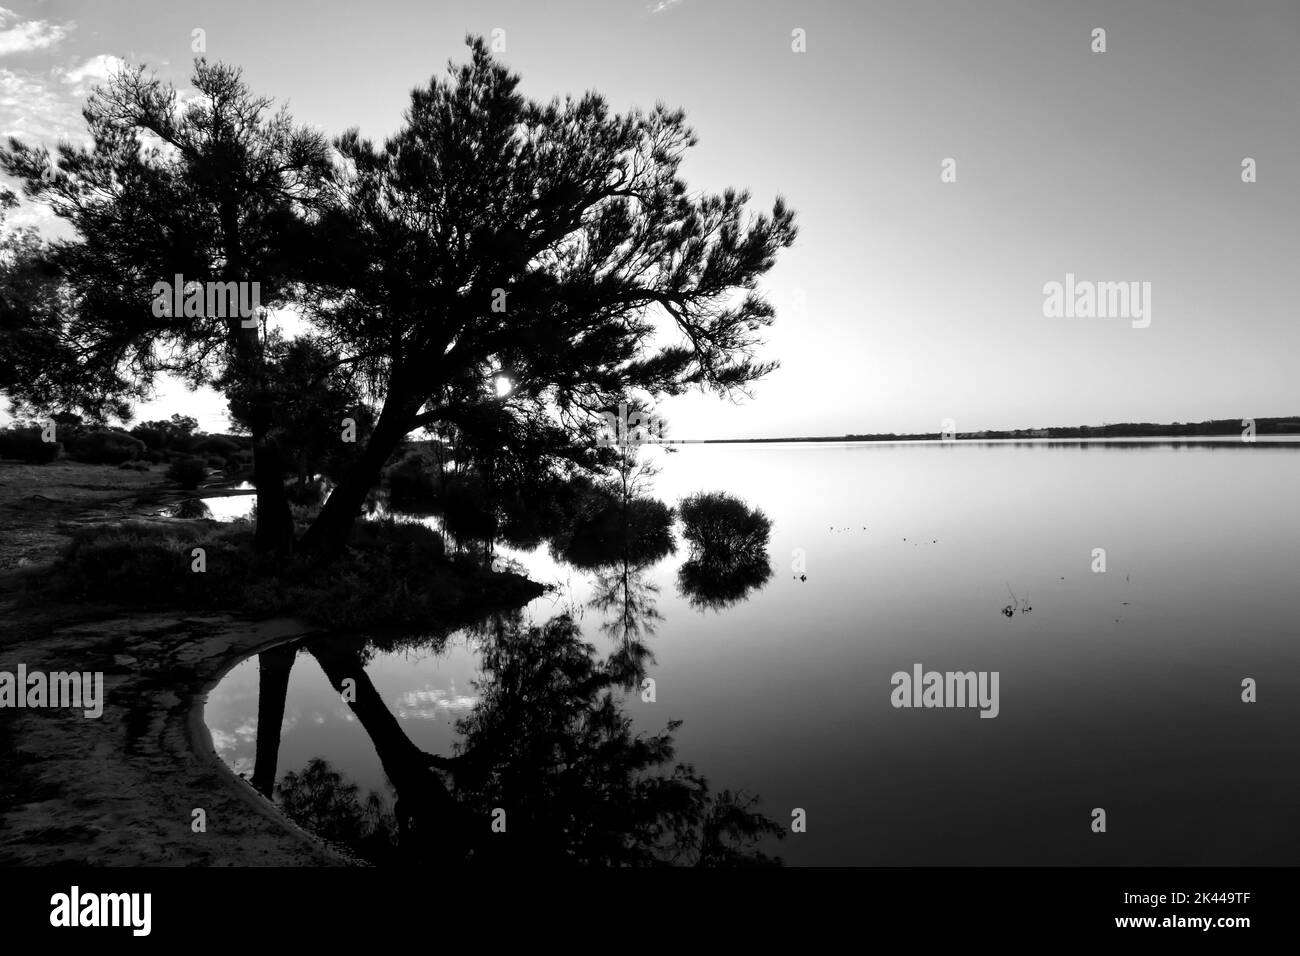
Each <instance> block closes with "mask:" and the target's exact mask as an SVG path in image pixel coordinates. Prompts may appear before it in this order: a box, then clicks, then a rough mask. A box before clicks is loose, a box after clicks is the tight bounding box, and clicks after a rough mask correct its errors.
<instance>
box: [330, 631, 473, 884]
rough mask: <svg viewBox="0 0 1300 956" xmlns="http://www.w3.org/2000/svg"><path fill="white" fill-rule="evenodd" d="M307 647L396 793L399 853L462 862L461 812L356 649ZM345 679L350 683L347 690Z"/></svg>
mask: <svg viewBox="0 0 1300 956" xmlns="http://www.w3.org/2000/svg"><path fill="white" fill-rule="evenodd" d="M307 648H308V650H309V651H310V652H311V654H312V656H313V657H315V658H316V660H317V662H319V663H320V666H321V670H323V671H324V672H325V677H326V679H328V680H329V682H330V684H331V685H333V687H334V689H335V690H336V691H337V692H339V693H340V694H342V695H344V696H345V699H346V698H348V697H350V698H353V699H351V700H349V701H348V706H349V707H351V708H352V712H353V713H354V714H356V716H357V720H358V721H360V723H361V726H362V728H364V730H365V732H366V735H367V736H368V737H369V738H370V741H371V743H373V744H374V746H375V752H376V753H377V754H378V755H379V762H380V764H382V765H383V768H384V774H385V775H386V776H387V777H388V780H389V782H390V783H392V785H393V788H394V789H395V790H396V791H397V804H396V805H395V806H394V808H393V812H394V814H395V815H396V816H397V819H398V825H399V827H400V828H401V833H402V838H403V842H404V844H405V845H404V846H403V847H402V850H403V852H404V853H405V854H407V855H409V856H412V857H415V858H424V859H429V858H434V859H439V858H440V859H447V860H450V861H455V860H458V859H460V858H461V857H462V856H463V854H464V853H465V852H466V850H467V849H468V845H467V843H468V841H467V836H468V829H467V824H468V821H467V820H466V819H465V812H464V811H463V810H462V809H461V807H460V806H459V804H457V803H456V801H455V799H454V798H453V797H452V795H451V793H450V792H448V790H447V787H446V785H445V784H444V783H443V782H442V780H441V779H440V778H439V777H438V775H437V774H435V773H434V771H433V770H432V769H431V766H432V764H431V761H430V755H429V754H427V753H425V752H424V751H423V750H421V749H420V748H419V747H417V746H416V745H415V744H414V743H412V742H411V738H410V737H408V736H407V735H406V731H404V730H403V729H402V724H401V721H399V720H398V719H397V718H396V717H395V716H393V712H392V711H390V710H389V709H388V705H387V704H385V703H384V699H383V697H381V696H380V694H379V691H378V690H376V689H375V685H374V684H372V683H371V682H370V677H369V675H368V674H366V671H365V668H364V665H363V664H362V660H361V652H360V650H359V649H358V648H357V647H355V646H349V645H348V644H346V643H344V642H342V641H340V640H339V639H337V638H333V639H332V638H320V639H317V640H315V641H312V642H311V643H310V644H308V645H307ZM347 680H351V681H352V684H351V685H345V684H344V681H347ZM349 692H350V693H349ZM485 825H486V824H485Z"/></svg>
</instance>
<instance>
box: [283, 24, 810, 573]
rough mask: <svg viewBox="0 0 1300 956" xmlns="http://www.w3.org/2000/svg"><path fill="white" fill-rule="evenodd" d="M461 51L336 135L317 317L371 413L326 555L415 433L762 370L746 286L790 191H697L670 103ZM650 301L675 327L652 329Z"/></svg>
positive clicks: (716, 384)
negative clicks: (353, 128) (361, 130)
mask: <svg viewBox="0 0 1300 956" xmlns="http://www.w3.org/2000/svg"><path fill="white" fill-rule="evenodd" d="M470 54H471V55H470V62H469V63H468V64H466V65H464V66H462V67H459V68H453V69H452V71H451V73H450V75H449V76H448V77H447V78H435V79H433V80H432V81H431V82H430V83H429V85H428V86H427V87H424V88H421V89H417V90H415V91H414V92H413V93H412V94H411V105H410V108H409V110H408V112H407V114H406V123H405V126H404V127H403V128H402V129H401V130H400V131H399V132H398V133H397V134H396V135H395V136H393V137H392V138H390V139H388V140H387V141H386V142H385V143H384V144H383V145H382V146H376V145H374V144H373V143H371V142H370V141H368V140H364V139H362V138H361V137H360V135H359V134H358V133H356V132H350V133H348V134H346V135H345V136H343V137H342V138H341V139H339V141H338V142H337V147H338V149H339V151H340V152H341V153H342V154H343V156H344V160H345V165H346V167H347V175H346V177H344V178H343V179H342V200H343V201H341V202H340V203H339V204H338V205H337V206H336V208H335V210H334V212H333V213H331V217H328V223H329V229H330V235H331V237H332V239H333V241H332V243H331V245H330V249H331V251H332V252H334V253H335V254H336V255H337V261H336V262H335V263H334V265H332V266H331V267H330V268H327V269H323V270H322V275H321V278H320V280H319V282H318V283H317V284H316V289H317V296H318V297H317V300H316V308H315V309H314V311H313V316H314V318H315V320H316V322H317V323H318V324H319V326H320V327H321V328H322V330H323V331H324V334H325V336H326V338H327V340H328V341H329V343H330V345H331V347H332V348H335V349H336V350H337V351H338V352H339V353H340V354H341V355H343V356H345V357H347V358H350V359H352V360H354V362H355V366H354V367H355V368H356V369H357V370H358V371H359V372H361V373H362V374H364V375H365V376H366V380H367V383H368V385H369V386H370V387H371V388H372V390H373V391H374V393H375V394H376V396H378V397H380V399H381V400H382V409H381V411H380V414H379V417H378V420H377V422H376V425H375V430H374V433H373V435H372V437H371V440H370V441H369V442H368V443H367V446H366V449H365V451H364V452H363V454H362V456H361V458H360V460H359V461H358V463H357V466H356V467H355V468H354V469H353V470H352V471H351V472H350V473H349V475H348V476H347V477H346V478H345V479H344V480H343V482H342V483H341V484H340V485H339V487H338V488H337V489H336V490H335V491H334V492H333V494H332V495H331V496H330V499H329V501H328V502H327V503H326V504H325V507H324V508H323V509H322V511H321V513H320V515H319V517H318V518H317V520H316V522H315V523H314V524H313V525H312V527H311V528H310V529H309V531H308V532H307V535H306V538H305V541H304V543H305V545H306V546H307V547H308V548H310V549H312V550H314V551H316V552H317V553H318V554H320V555H322V556H325V557H328V556H330V555H332V554H334V553H336V552H337V551H338V550H339V549H341V548H342V547H343V545H344V543H345V542H346V540H347V536H348V533H349V528H350V527H351V524H352V522H353V520H354V518H355V517H356V516H357V515H358V514H359V512H360V510H361V506H362V503H363V501H364V500H365V497H366V494H367V492H368V490H369V489H370V488H371V487H372V486H373V485H374V484H375V482H376V480H377V478H378V476H379V472H380V469H381V468H382V467H383V465H384V463H385V461H386V460H387V459H388V457H389V456H390V454H391V453H392V451H393V449H394V448H395V447H396V446H397V443H398V442H400V441H401V440H402V438H403V436H405V435H406V434H407V433H408V432H410V431H412V430H413V429H417V428H420V427H424V426H429V425H433V424H435V423H443V422H452V423H455V422H456V421H458V420H460V419H461V418H462V417H463V416H464V415H466V414H467V413H469V412H470V411H471V410H472V409H474V408H477V407H480V406H484V405H494V404H495V405H498V406H500V407H503V408H509V409H512V410H514V411H515V412H516V413H519V414H524V413H525V412H524V410H525V409H527V408H528V407H529V406H532V407H533V408H543V407H544V408H546V409H549V410H550V412H551V413H552V414H553V415H554V416H555V417H556V419H557V420H559V421H561V422H562V423H564V424H565V425H566V426H567V427H569V428H570V429H571V430H573V431H574V432H575V434H576V435H579V436H581V437H582V438H583V439H584V440H590V439H591V438H592V437H593V436H594V431H595V422H594V416H595V415H596V414H598V412H599V411H600V410H602V409H605V408H609V407H612V406H613V405H614V404H616V403H617V401H618V399H619V398H620V397H623V396H626V395H627V394H629V393H631V392H634V391H637V390H642V391H645V392H647V393H651V394H656V395H659V394H676V393H679V392H681V391H683V390H685V389H687V388H689V387H691V386H700V387H704V388H709V389H713V390H715V391H717V392H720V393H724V394H725V393H729V392H732V391H734V390H737V389H744V388H745V387H746V386H747V385H748V384H749V383H751V382H753V381H754V380H755V379H756V378H758V377H759V376H761V375H763V374H764V373H766V372H767V371H768V370H769V369H770V368H771V367H772V363H765V362H760V361H758V360H757V359H755V357H754V350H755V348H756V347H757V345H758V344H759V334H760V332H761V330H762V328H763V327H764V326H766V325H768V324H770V322H771V321H772V317H773V310H772V308H771V306H770V305H769V304H768V303H767V302H766V301H765V300H764V299H763V298H762V297H761V296H760V295H758V293H757V292H756V284H757V280H758V279H759V277H761V276H762V275H763V274H765V273H766V272H767V271H768V270H769V269H770V268H771V267H772V266H773V264H774V263H775V257H776V254H777V252H778V251H779V250H780V249H781V248H782V247H785V246H788V245H789V244H790V243H791V242H792V241H793V240H794V236H795V229H794V224H793V214H792V213H791V212H790V210H789V209H787V208H786V206H785V205H784V203H783V202H782V201H781V200H779V199H778V200H777V202H776V203H775V205H774V207H773V209H772V212H771V214H770V215H759V216H754V217H749V216H747V214H746V209H745V207H746V203H747V199H748V197H747V195H746V194H745V193H742V192H735V191H731V190H728V191H726V192H724V193H723V194H722V195H702V196H693V195H691V194H689V193H688V191H687V188H686V184H685V183H684V182H682V180H681V179H679V178H678V176H677V171H678V168H679V166H680V163H681V160H682V157H683V154H684V153H685V151H686V149H687V148H688V147H690V146H691V145H692V144H693V143H694V142H695V139H694V135H693V134H692V132H691V131H690V130H689V129H688V128H687V127H686V125H685V123H684V117H683V114H682V113H681V112H680V111H672V110H668V109H666V108H664V107H656V108H655V109H653V110H651V111H650V112H649V113H641V112H634V113H631V114H628V115H626V116H618V115H613V114H611V113H610V111H609V108H608V106H607V105H606V103H605V101H604V100H603V99H602V98H601V97H600V96H598V95H596V94H594V93H589V94H586V95H584V96H583V97H582V98H580V99H566V100H564V101H559V100H556V101H553V102H551V103H547V104H540V103H535V102H532V101H530V100H528V99H526V98H525V97H523V96H522V95H521V94H520V93H519V92H518V90H517V87H518V82H519V80H518V77H516V76H515V75H513V74H512V73H510V72H509V71H508V70H506V69H505V68H504V67H503V66H502V65H501V64H499V63H497V62H495V61H494V60H493V58H492V56H491V54H490V53H489V52H488V50H487V47H486V45H485V44H484V43H483V42H482V41H481V40H471V50H470ZM659 316H663V317H664V318H666V319H668V320H669V322H670V323H671V324H672V326H673V327H674V328H676V330H677V332H678V333H679V335H680V341H667V342H664V341H660V340H659V339H658V338H657V336H656V325H657V322H656V319H657V318H658V317H659ZM500 377H505V378H507V379H508V380H509V381H510V382H511V384H512V389H511V391H510V392H509V394H508V395H504V396H501V395H498V394H497V389H496V384H495V383H496V381H497V379H498V378H500Z"/></svg>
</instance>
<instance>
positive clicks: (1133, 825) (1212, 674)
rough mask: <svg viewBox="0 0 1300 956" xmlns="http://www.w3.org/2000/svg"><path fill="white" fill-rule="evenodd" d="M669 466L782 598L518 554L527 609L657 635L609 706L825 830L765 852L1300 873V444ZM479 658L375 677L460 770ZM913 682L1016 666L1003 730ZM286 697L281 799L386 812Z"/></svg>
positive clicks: (692, 450)
mask: <svg viewBox="0 0 1300 956" xmlns="http://www.w3.org/2000/svg"><path fill="white" fill-rule="evenodd" d="M651 454H653V455H654V457H655V458H656V461H657V463H658V464H659V465H660V467H661V472H660V474H659V475H658V476H657V477H656V478H655V480H654V487H653V492H652V493H653V494H654V496H655V497H658V498H660V499H662V500H664V501H665V502H667V503H669V504H676V502H677V501H678V500H679V499H680V498H681V497H682V496H684V495H686V494H689V493H692V492H695V491H713V490H725V491H728V492H730V493H732V494H734V495H738V496H740V497H742V498H744V499H745V500H746V501H747V502H748V503H749V504H750V505H752V506H757V507H759V508H761V509H762V510H763V511H764V512H765V513H766V514H767V515H768V516H769V517H770V518H771V519H772V521H773V528H772V533H771V538H770V543H769V547H768V557H769V563H770V566H771V569H772V575H771V577H770V578H768V579H767V580H766V581H765V582H760V583H758V584H757V585H756V586H754V587H753V588H752V589H751V590H750V591H749V592H748V593H747V594H745V595H743V596H742V597H740V598H739V599H738V600H737V601H735V603H732V604H730V605H729V606H721V607H719V606H701V604H700V602H699V601H698V600H692V598H691V597H690V595H688V594H687V593H684V592H683V590H682V588H681V587H680V584H679V580H678V571H679V569H680V567H681V565H682V563H683V561H684V560H685V559H686V558H687V557H688V556H689V555H688V548H687V547H686V544H685V542H683V541H681V540H680V534H679V535H678V547H677V551H676V553H675V554H672V555H669V556H667V557H665V558H663V559H662V560H659V561H657V562H656V563H653V564H652V565H650V566H648V567H645V568H643V569H640V570H639V571H637V572H635V573H628V574H613V575H611V574H609V573H605V574H603V575H602V574H601V573H600V572H589V571H582V570H579V569H577V568H573V567H569V566H566V565H564V564H562V563H559V562H557V561H556V560H555V559H554V558H553V557H552V556H551V555H550V554H549V553H548V551H547V548H546V546H543V547H541V548H539V549H538V550H537V551H535V552H533V553H527V554H518V553H511V554H510V555H509V556H510V557H512V558H515V559H517V560H519V561H520V563H521V564H522V565H523V566H524V567H525V568H526V570H527V572H528V574H529V576H530V577H532V578H533V579H534V580H536V581H538V582H541V583H544V584H553V585H555V590H554V591H553V592H552V593H549V594H547V595H545V596H543V597H541V598H538V599H537V600H535V601H533V602H532V603H531V604H529V605H528V606H527V607H526V608H525V609H524V612H523V613H524V618H525V621H526V622H527V621H531V622H533V623H537V624H541V623H544V622H545V621H547V620H549V619H550V618H552V617H554V616H555V615H557V614H560V613H563V612H565V611H568V612H570V613H572V614H573V616H574V617H575V619H576V621H577V624H578V626H579V627H580V628H581V631H582V638H583V640H585V641H587V642H588V643H591V644H593V645H595V646H596V648H597V649H598V651H600V652H601V653H602V654H609V653H611V652H613V651H614V650H615V649H616V646H617V643H618V641H619V638H620V635H622V634H624V633H625V629H626V627H627V626H628V625H631V626H632V627H633V628H639V632H638V633H639V635H640V640H641V641H643V642H644V643H645V644H646V645H647V646H648V648H649V651H650V652H651V654H652V655H653V660H652V661H651V662H650V663H648V664H647V666H646V670H645V674H646V675H647V676H648V677H651V678H653V680H654V684H655V700H654V701H653V702H647V701H644V700H643V699H642V694H641V693H640V691H639V690H637V689H636V688H633V689H631V690H628V691H626V692H619V693H616V697H617V698H618V699H619V700H620V701H621V702H622V706H623V708H624V711H625V712H626V713H627V714H628V715H629V716H630V717H631V718H632V719H633V722H634V727H635V729H636V730H637V731H640V732H645V733H653V732H656V731H659V730H661V729H663V728H664V726H665V725H666V724H667V722H668V721H669V720H680V721H681V722H682V723H681V726H680V727H678V728H677V729H676V731H675V732H674V738H675V741H676V751H677V752H676V757H675V759H676V760H679V761H683V762H687V763H690V764H692V765H693V766H694V768H695V769H696V771H697V772H698V773H700V774H702V775H703V776H704V777H706V778H708V780H709V782H710V784H711V786H712V787H713V788H714V790H715V791H716V790H719V789H723V788H728V789H730V790H733V791H744V792H746V793H747V794H753V795H757V796H759V797H760V798H761V804H760V807H759V808H760V809H761V810H762V811H763V812H764V813H766V814H767V815H768V816H769V817H771V818H772V819H774V820H776V821H777V822H779V823H781V824H783V825H784V826H786V827H787V828H788V826H789V824H790V822H791V821H792V819H793V814H794V812H795V811H796V809H798V810H802V811H803V812H804V816H805V818H806V832H802V833H792V834H790V835H788V836H787V837H786V838H785V839H784V840H782V841H780V842H776V841H774V840H767V841H765V842H764V844H763V848H764V849H765V850H766V851H767V852H770V853H774V854H776V855H779V856H780V857H781V858H782V859H783V860H784V861H785V862H786V863H787V864H788V865H809V864H814V865H920V864H955V865H965V864H983V865H1001V864H1048V865H1053V864H1068V865H1089V864H1099V865H1106V864H1109V865H1126V866H1127V865H1187V864H1214V865H1239V864H1290V865H1294V864H1296V863H1300V810H1298V809H1297V808H1298V807H1300V799H1298V798H1300V762H1298V761H1297V756H1298V751H1300V746H1298V745H1297V730H1298V728H1300V693H1298V692H1300V626H1297V624H1296V619H1295V614H1294V599H1295V595H1296V591H1297V585H1298V584H1300V506H1298V505H1297V499H1296V489H1297V488H1298V487H1300V445H1297V444H1289V443H1277V444H1268V443H1264V442H1259V443H1257V444H1253V445H1247V444H1244V443H1239V442H1237V443H1203V444H1194V443H1193V444H1162V443H1158V442H1144V443H1096V442H1094V443H1059V442H1051V443H1048V442H1042V443H985V444H976V443H970V442H960V443H952V444H939V443H916V444H909V443H902V444H838V443H835V444H830V443H827V444H801V445H785V444H764V445H708V446H703V445H694V446H689V445H688V446H684V447H682V448H681V450H680V451H679V452H677V453H675V454H671V455H665V454H663V453H662V452H661V451H659V450H658V449H656V450H654V451H653V452H651ZM678 530H680V527H679V529H678ZM1097 549H1104V567H1105V570H1104V571H1099V570H1094V569H1095V568H1097V567H1099V555H1100V552H1099V551H1098V550H1097ZM608 570H609V569H606V571H607V572H608ZM616 570H621V569H616ZM611 588H612V589H613V593H611V592H610V589H611ZM620 589H621V591H620ZM602 596H603V597H604V598H605V599H606V600H604V601H602V600H601V598H602ZM1008 610H1009V611H1010V613H1009V614H1008V613H1007V611H1008ZM481 647H482V640H481V638H476V637H474V636H473V635H468V634H457V635H453V636H452V638H451V639H450V640H448V641H447V643H446V644H445V646H442V647H440V648H439V649H438V650H437V651H436V652H435V651H434V650H429V649H421V648H419V647H418V646H416V647H415V648H414V649H404V650H401V651H394V652H379V653H375V654H374V655H373V657H371V658H370V659H369V661H368V662H367V663H366V666H365V672H366V674H367V675H368V676H369V678H370V681H371V682H372V683H373V685H374V686H375V688H376V690H377V691H378V693H379V695H380V697H381V698H382V699H383V701H384V702H385V704H386V705H387V708H388V709H389V710H390V711H391V713H392V714H393V715H394V716H395V717H396V719H397V722H398V724H399V726H400V728H401V730H402V731H403V732H404V734H405V736H406V737H407V738H409V740H410V741H411V742H412V743H414V745H415V746H416V747H418V748H419V749H420V750H423V751H425V752H427V753H431V754H435V755H451V754H452V753H453V748H454V745H455V744H456V743H457V741H458V740H459V739H460V735H459V733H458V730H457V720H458V719H460V718H464V717H466V716H467V715H469V714H470V713H472V712H473V710H474V708H475V707H476V705H477V704H478V703H479V701H480V689H479V688H478V686H477V685H476V681H477V680H478V679H479V678H480V671H479V660H480V657H479V655H480V649H481ZM918 664H919V665H921V667H922V668H923V670H925V671H929V670H936V671H940V672H947V671H963V672H965V671H976V672H990V673H991V672H997V673H998V675H999V682H998V691H999V700H998V713H997V716H996V717H995V718H992V719H987V718H981V717H980V716H979V711H978V710H977V709H972V708H895V707H894V706H892V705H891V692H892V691H893V686H892V684H891V677H892V675H893V674H895V672H899V671H904V672H907V673H909V674H910V673H912V671H913V668H914V667H915V666H916V665H918ZM258 667H259V664H258V661H257V659H256V658H251V659H249V660H246V661H244V662H243V663H241V664H239V665H238V666H236V667H235V668H234V669H233V670H232V671H231V672H230V673H229V674H228V675H227V677H226V678H225V679H224V680H223V681H222V682H221V683H220V684H219V685H218V686H217V687H216V688H215V689H214V690H213V691H212V693H211V694H210V696H209V700H208V704H207V710H206V720H207V724H208V727H209V729H210V730H211V732H212V737H213V741H214V743H215V745H216V747H217V750H218V753H219V754H220V755H221V757H222V758H223V759H224V760H225V761H226V762H227V763H228V764H229V766H230V767H231V768H232V769H233V770H234V771H235V772H236V773H243V774H251V771H252V767H253V762H254V756H255V744H256V736H257V703H258V702H257V697H258ZM1246 678H1252V679H1254V680H1255V681H1256V682H1257V697H1258V700H1257V702H1255V703H1246V702H1243V700H1242V694H1243V690H1242V686H1243V685H1242V682H1243V680H1245V679H1246ZM285 700H286V703H285V710H284V719H283V725H282V735H281V741H280V747H279V754H278V762H277V766H278V770H277V779H278V778H280V777H282V776H283V774H284V773H286V772H288V771H301V770H302V768H303V767H304V766H305V765H306V764H307V762H308V761H309V760H311V759H312V758H314V757H323V758H325V759H327V760H328V761H329V763H330V764H331V765H332V766H333V768H334V769H335V770H337V771H339V772H341V773H343V774H344V775H345V776H346V777H347V778H349V779H350V780H352V781H354V782H355V783H357V784H358V785H359V786H360V788H361V790H362V792H363V793H364V792H366V791H371V790H373V791H377V792H379V793H380V794H381V795H384V796H385V797H386V798H387V797H391V793H392V791H391V789H390V787H389V784H388V782H387V780H386V775H385V772H384V769H383V767H382V766H381V763H380V759H379V756H378V754H377V753H376V749H375V745H374V744H373V743H372V740H371V737H370V736H369V735H368V734H367V732H366V730H365V729H363V727H362V725H361V724H360V723H359V722H358V720H357V719H356V718H355V716H354V715H353V713H352V711H351V709H350V708H349V707H348V705H346V704H345V703H343V701H342V700H341V699H340V696H339V694H338V693H336V691H335V689H334V687H332V686H331V683H330V681H329V680H327V678H326V675H325V674H324V673H323V672H322V669H321V666H320V665H319V664H318V663H317V661H316V659H315V658H313V657H312V656H311V655H309V654H307V653H305V652H304V653H300V654H298V656H297V658H296V660H295V661H294V663H293V669H292V672H291V674H290V677H289V686H288V691H287V695H286V698H285ZM1095 808H1102V809H1104V810H1105V813H1106V831H1105V832H1104V833H1097V832H1094V831H1093V821H1094V814H1093V811H1094V809H1095Z"/></svg>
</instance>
